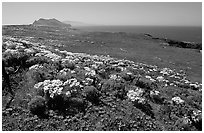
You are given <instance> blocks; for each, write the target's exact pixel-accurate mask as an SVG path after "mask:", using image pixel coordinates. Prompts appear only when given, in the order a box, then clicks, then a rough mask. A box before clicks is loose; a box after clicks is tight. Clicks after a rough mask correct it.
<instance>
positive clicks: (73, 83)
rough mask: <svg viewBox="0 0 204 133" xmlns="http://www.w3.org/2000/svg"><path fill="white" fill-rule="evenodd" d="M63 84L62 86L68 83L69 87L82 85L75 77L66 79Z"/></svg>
mask: <svg viewBox="0 0 204 133" xmlns="http://www.w3.org/2000/svg"><path fill="white" fill-rule="evenodd" d="M63 85H64V86H65V85H69V87H74V86H76V87H78V86H79V87H83V86H82V85H81V84H80V82H78V81H77V79H76V78H72V79H68V80H67V81H65V82H64V84H63Z"/></svg>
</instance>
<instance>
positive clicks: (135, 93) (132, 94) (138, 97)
mask: <svg viewBox="0 0 204 133" xmlns="http://www.w3.org/2000/svg"><path fill="white" fill-rule="evenodd" d="M143 94H144V91H143V90H142V89H141V88H138V87H137V88H136V89H135V90H129V91H128V93H127V96H128V98H129V99H130V100H131V101H132V102H134V101H137V102H138V103H144V102H145V99H144V98H142V95H143Z"/></svg>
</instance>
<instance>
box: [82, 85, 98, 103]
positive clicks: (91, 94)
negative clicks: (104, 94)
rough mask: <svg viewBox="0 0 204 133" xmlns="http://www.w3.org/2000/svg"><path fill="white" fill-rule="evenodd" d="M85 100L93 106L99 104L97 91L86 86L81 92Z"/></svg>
mask: <svg viewBox="0 0 204 133" xmlns="http://www.w3.org/2000/svg"><path fill="white" fill-rule="evenodd" d="M83 95H84V96H85V97H86V99H87V100H88V101H90V102H92V103H94V104H98V103H99V96H100V95H99V91H98V90H97V89H96V88H95V87H94V86H86V87H84V90H83Z"/></svg>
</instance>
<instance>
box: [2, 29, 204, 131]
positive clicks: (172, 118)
mask: <svg viewBox="0 0 204 133" xmlns="http://www.w3.org/2000/svg"><path fill="white" fill-rule="evenodd" d="M11 30H13V32H11ZM41 33H42V34H41ZM101 34H102V36H103V35H104V36H105V37H107V40H106V41H107V42H108V41H111V39H110V38H112V37H116V36H119V38H121V37H123V39H124V40H125V41H127V44H130V42H129V41H130V40H131V39H130V36H131V38H132V36H133V37H134V41H136V40H137V41H138V40H140V41H143V43H144V42H145V43H147V42H151V41H150V40H146V41H145V39H144V38H145V37H143V36H141V35H137V36H136V35H132V34H131V35H126V34H122V33H116V34H111V33H81V32H79V31H75V30H72V29H69V30H67V29H66V30H63V29H60V30H59V31H55V28H48V27H44V28H42V27H41V28H39V27H33V26H6V27H3V45H2V61H3V64H4V66H3V69H4V72H5V73H4V74H3V78H2V79H3V80H2V84H3V87H2V89H3V92H2V94H3V98H2V99H3V102H2V103H3V109H2V129H3V130H9V131H11V130H45V131H50V130H55V131H56V130H83V131H86V130H89V131H90V130H97V131H121V130H123V131H124V130H125V131H135V130H142V131H144V130H151V131H153V130H188V131H189V130H192V131H197V130H202V117H201V116H202V115H201V114H202V112H201V110H202V93H201V92H202V86H201V83H200V82H199V81H197V82H196V81H193V80H191V79H189V77H190V76H188V73H187V72H186V71H184V70H181V69H179V67H181V66H177V68H176V69H171V68H169V67H164V68H162V67H160V66H162V63H161V64H160V66H157V65H148V64H146V63H139V62H136V61H135V62H133V61H130V60H126V59H119V58H113V57H110V56H104V55H101V53H100V52H99V51H98V49H101V52H103V51H104V49H106V48H109V49H110V50H113V51H116V52H115V53H114V52H113V54H118V53H119V52H118V51H117V49H115V47H114V45H115V44H114V43H113V44H111V45H108V44H106V43H107V42H106V43H104V42H103V43H102V42H101V43H99V42H100V38H99V36H101ZM14 35H15V36H14ZM28 35H29V36H28ZM39 36H41V38H39ZM75 36H77V37H75ZM90 36H94V37H95V39H98V40H97V41H98V42H97V41H96V40H94V41H93V42H95V43H94V46H93V47H91V48H92V49H93V50H92V51H90V53H91V54H93V53H94V52H99V54H98V55H91V54H88V48H86V47H87V45H93V43H91V42H92V41H89V42H84V41H83V39H84V38H87V37H90ZM66 37H67V38H68V40H66V39H67V38H66ZM135 37H136V39H135ZM76 38H78V41H73V40H75V39H76ZM90 38H92V37H90ZM109 39H110V40H109ZM132 39H133V38H132ZM66 41H70V42H69V43H73V42H75V43H76V44H75V45H74V46H73V47H72V48H70V50H73V49H75V50H76V51H74V50H73V51H74V52H77V50H81V51H82V52H83V50H87V53H74V52H67V51H66V50H64V49H65V48H66V49H67V50H68V47H70V45H65V44H64V43H65V42H66ZM86 43H88V44H86ZM79 44H80V45H79ZM95 44H96V45H95ZM98 44H100V45H101V44H103V45H104V46H103V47H102V46H101V47H100V48H97V47H99V46H100V45H98ZM83 45H85V46H83ZM116 46H117V45H116ZM124 47H125V46H124ZM141 47H143V48H144V47H145V46H141ZM155 47H156V46H155ZM77 48H79V49H77ZM62 49H63V50H62ZM158 49H160V48H158ZM94 50H96V51H94ZM109 52H110V51H109ZM120 52H121V51H120ZM144 52H145V50H144ZM194 52H195V51H194ZM123 54H124V53H122V54H121V55H119V56H121V57H122V56H123ZM125 54H127V53H125ZM129 54H130V55H129V56H131V52H130V53H129ZM160 54H162V52H161V53H160ZM195 54H196V55H197V54H198V53H196V52H195ZM184 55H185V53H184ZM119 56H118V55H117V56H115V57H119ZM129 56H128V57H129ZM140 57H141V55H140ZM164 58H165V57H164ZM144 59H145V57H144ZM198 61H199V60H198ZM150 62H151V61H150ZM192 66H193V65H192ZM194 69H195V68H194ZM197 73H198V72H197ZM194 76H195V75H194ZM198 77H199V76H198ZM191 78H192V77H191ZM198 79H199V78H198Z"/></svg>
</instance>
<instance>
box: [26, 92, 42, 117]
mask: <svg viewBox="0 0 204 133" xmlns="http://www.w3.org/2000/svg"><path fill="white" fill-rule="evenodd" d="M28 107H29V110H30V112H31V113H32V114H34V115H38V116H43V115H45V112H46V101H45V99H44V98H43V97H42V96H35V97H34V98H33V99H32V100H31V101H30V102H29V103H28Z"/></svg>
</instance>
